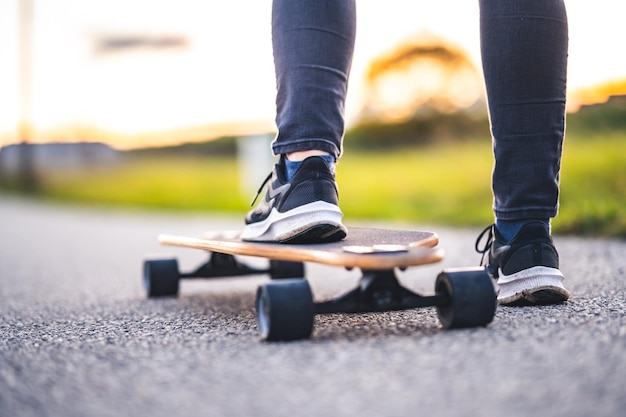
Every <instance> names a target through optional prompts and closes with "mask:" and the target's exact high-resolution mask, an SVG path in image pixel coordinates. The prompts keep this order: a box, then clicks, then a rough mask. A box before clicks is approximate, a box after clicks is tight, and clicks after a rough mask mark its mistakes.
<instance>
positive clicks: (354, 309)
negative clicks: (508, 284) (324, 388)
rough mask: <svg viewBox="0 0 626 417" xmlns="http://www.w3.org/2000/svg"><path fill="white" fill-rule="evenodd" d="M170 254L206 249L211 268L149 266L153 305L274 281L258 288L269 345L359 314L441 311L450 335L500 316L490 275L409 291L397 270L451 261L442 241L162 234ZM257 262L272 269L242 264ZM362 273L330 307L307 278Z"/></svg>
mask: <svg viewBox="0 0 626 417" xmlns="http://www.w3.org/2000/svg"><path fill="white" fill-rule="evenodd" d="M159 242H160V243H161V244H163V245H168V246H179V247H186V248H193V249H201V250H204V251H207V252H209V253H210V257H209V261H208V262H207V263H205V264H203V265H201V266H200V267H199V268H198V269H196V270H195V271H192V272H189V273H182V272H180V271H179V270H178V263H177V260H176V259H148V260H145V262H144V277H143V278H144V286H145V289H146V292H147V294H148V296H149V297H158V296H177V295H178V290H179V282H180V280H181V279H183V278H185V279H187V278H203V279H206V278H214V277H227V276H241V275H250V274H265V273H267V274H269V275H270V277H271V278H272V279H273V280H272V281H271V282H270V283H268V284H263V285H261V286H259V287H258V289H257V294H256V311H257V322H258V327H259V330H260V331H261V334H262V335H263V338H265V339H266V340H271V341H274V340H297V339H305V338H308V337H310V336H311V334H312V332H313V323H314V316H315V314H327V313H360V312H377V311H392V310H403V309H408V308H417V307H430V306H434V307H436V308H437V313H438V317H439V321H440V322H441V324H442V326H443V327H444V328H446V329H449V328H458V327H475V326H486V325H487V324H489V323H490V322H491V321H492V320H493V317H494V315H495V311H496V305H497V303H496V289H495V285H494V283H493V280H492V279H491V277H490V276H489V275H488V274H487V272H486V271H485V269H484V268H466V269H455V270H444V271H442V272H441V273H439V275H438V276H437V278H436V281H435V293H434V294H432V295H422V294H416V293H414V292H413V291H411V290H409V289H407V288H406V287H403V286H402V285H401V284H400V282H399V280H398V279H397V276H396V274H395V269H396V268H400V269H406V268H409V267H415V266H419V265H425V264H432V263H435V262H439V261H441V260H442V259H443V257H444V251H443V249H441V248H439V247H438V246H437V245H438V243H439V238H438V236H437V234H436V233H433V232H423V231H411V230H394V229H372V228H350V229H349V230H348V237H347V238H346V239H344V240H341V241H339V242H333V243H320V244H280V243H265V242H246V241H242V240H241V239H240V238H239V232H212V233H206V234H204V236H200V237H188V236H176V235H167V234H162V235H160V236H159ZM239 256H255V257H261V258H266V259H268V260H269V267H268V268H267V269H258V268H253V267H250V266H248V265H246V264H244V263H242V262H240V260H239V259H238V258H237V257H239ZM309 262H313V263H319V264H324V265H331V266H338V267H345V268H349V269H352V268H358V269H360V270H361V271H362V277H361V280H360V283H359V285H358V286H357V287H356V288H355V289H353V290H352V291H349V292H348V293H346V294H344V295H342V296H340V297H338V298H335V299H332V300H326V301H315V300H314V298H313V294H312V291H311V287H310V286H309V284H308V282H307V280H306V276H305V268H304V265H305V263H309Z"/></svg>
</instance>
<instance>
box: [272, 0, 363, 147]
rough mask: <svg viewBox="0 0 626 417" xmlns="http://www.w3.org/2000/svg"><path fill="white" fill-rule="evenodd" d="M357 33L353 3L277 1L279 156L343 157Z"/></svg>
mask: <svg viewBox="0 0 626 417" xmlns="http://www.w3.org/2000/svg"><path fill="white" fill-rule="evenodd" d="M355 31H356V8H355V4H354V1H353V0H304V1H294V0H275V1H274V4H273V10H272V44H273V48H274V64H275V68H276V84H277V89H278V92H277V96H276V124H277V126H278V136H277V138H276V140H275V141H274V144H273V149H274V153H275V154H276V155H279V154H287V153H291V152H297V151H310V150H318V151H324V152H327V153H329V154H331V155H333V156H334V157H335V158H338V157H339V155H340V154H341V140H342V137H343V133H344V120H343V116H344V103H345V98H346V92H347V87H348V74H349V71H350V65H351V63H352V54H353V50H354V38H355Z"/></svg>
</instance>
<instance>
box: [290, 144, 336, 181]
mask: <svg viewBox="0 0 626 417" xmlns="http://www.w3.org/2000/svg"><path fill="white" fill-rule="evenodd" d="M309 152H310V151H305V152H294V153H297V154H300V155H296V156H295V158H300V157H301V156H302V155H301V154H307V156H305V157H304V158H303V159H296V160H292V159H291V156H290V155H293V154H287V155H284V157H283V158H282V159H283V164H284V167H285V176H286V177H287V181H291V178H293V176H294V175H295V173H296V171H297V170H298V168H300V165H301V164H302V162H303V161H304V160H305V159H306V158H310V157H312V156H319V157H321V158H322V159H324V161H325V162H326V165H328V168H329V169H330V171H331V172H332V173H333V175H335V157H334V156H332V155H330V154H329V153H326V152H321V153H318V152H319V151H311V153H310V154H309Z"/></svg>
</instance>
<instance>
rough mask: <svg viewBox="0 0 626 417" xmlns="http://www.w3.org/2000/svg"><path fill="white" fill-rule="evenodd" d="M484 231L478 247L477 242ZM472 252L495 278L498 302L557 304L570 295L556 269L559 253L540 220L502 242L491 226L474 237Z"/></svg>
mask: <svg viewBox="0 0 626 417" xmlns="http://www.w3.org/2000/svg"><path fill="white" fill-rule="evenodd" d="M487 233H488V235H487V242H486V243H485V245H484V247H483V248H482V249H481V248H479V244H480V242H481V241H482V240H483V237H484V236H485V234H487ZM476 251H478V252H479V253H482V254H483V258H482V260H481V264H482V265H483V266H486V267H487V270H488V271H489V273H490V274H491V276H492V277H493V278H494V279H496V280H497V281H496V282H497V284H498V287H499V293H498V302H499V303H500V304H502V305H544V304H558V303H562V302H564V301H566V300H567V299H568V298H569V296H570V293H569V291H567V290H566V289H565V287H564V286H563V279H564V278H565V277H564V276H563V274H562V273H561V271H559V254H558V252H557V250H556V248H555V247H554V244H553V242H552V238H551V237H550V232H549V230H548V227H547V226H546V225H545V224H544V223H542V222H540V221H531V222H529V223H527V224H526V225H524V227H522V229H521V230H520V231H519V232H518V233H517V235H516V236H515V237H514V238H513V239H512V240H511V241H510V242H504V239H503V238H502V236H501V235H500V233H499V232H498V229H497V228H496V227H495V225H491V226H489V227H487V228H486V229H485V230H483V232H482V233H481V234H480V235H479V236H478V239H476Z"/></svg>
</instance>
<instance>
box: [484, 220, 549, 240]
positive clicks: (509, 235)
mask: <svg viewBox="0 0 626 417" xmlns="http://www.w3.org/2000/svg"><path fill="white" fill-rule="evenodd" d="M531 221H535V222H537V221H538V222H542V223H544V224H545V225H546V226H547V227H548V230H550V219H523V220H500V219H496V229H498V232H499V233H500V236H502V238H503V239H504V241H505V242H510V241H511V240H513V238H515V236H516V235H517V234H518V233H519V231H520V230H521V229H522V227H524V226H525V225H526V224H528V223H529V222H531Z"/></svg>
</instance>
